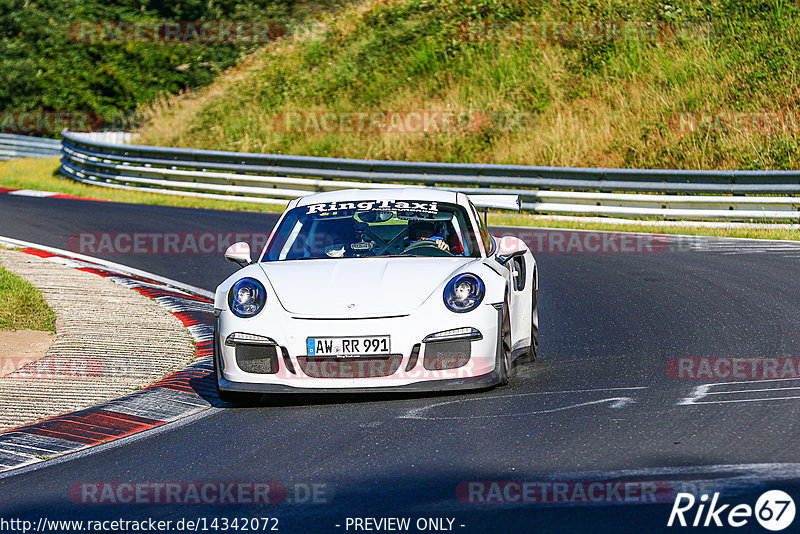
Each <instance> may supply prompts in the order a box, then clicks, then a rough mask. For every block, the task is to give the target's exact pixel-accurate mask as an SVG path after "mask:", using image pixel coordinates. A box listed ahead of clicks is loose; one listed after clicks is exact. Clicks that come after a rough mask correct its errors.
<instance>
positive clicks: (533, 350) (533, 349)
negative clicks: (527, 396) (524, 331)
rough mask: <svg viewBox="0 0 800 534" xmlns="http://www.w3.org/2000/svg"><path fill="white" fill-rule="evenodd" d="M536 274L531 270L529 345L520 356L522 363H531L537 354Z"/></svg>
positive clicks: (537, 298)
mask: <svg viewBox="0 0 800 534" xmlns="http://www.w3.org/2000/svg"><path fill="white" fill-rule="evenodd" d="M537 278H538V274H537V273H536V271H535V270H534V271H533V282H534V284H533V297H532V299H531V300H532V301H533V303H532V304H531V307H532V309H533V311H532V312H531V345H530V346H529V347H528V351H527V352H526V353H525V355H524V356H522V357H521V358H520V361H521V362H522V363H533V362H535V361H536V357H537V356H538V355H539V289H538V287H539V284H538V283H537V282H538V280H537Z"/></svg>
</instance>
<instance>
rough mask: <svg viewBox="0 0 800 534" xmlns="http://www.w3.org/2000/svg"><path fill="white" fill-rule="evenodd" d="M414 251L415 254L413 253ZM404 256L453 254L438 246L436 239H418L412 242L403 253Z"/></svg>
mask: <svg viewBox="0 0 800 534" xmlns="http://www.w3.org/2000/svg"><path fill="white" fill-rule="evenodd" d="M411 252H413V253H414V254H411ZM402 255H403V256H412V255H420V256H452V255H453V254H452V253H450V252H448V251H446V250H442V249H440V248H439V247H438V246H436V242H435V241H428V240H422V241H416V242H414V243H411V244H410V245H409V246H408V247H407V248H406V249H405V250H404V251H403V253H402Z"/></svg>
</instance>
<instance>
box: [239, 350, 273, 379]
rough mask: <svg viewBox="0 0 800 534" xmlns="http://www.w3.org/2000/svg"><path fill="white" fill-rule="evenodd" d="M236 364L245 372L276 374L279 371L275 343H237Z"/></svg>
mask: <svg viewBox="0 0 800 534" xmlns="http://www.w3.org/2000/svg"><path fill="white" fill-rule="evenodd" d="M236 365H237V366H239V369H241V370H242V371H244V372H245V373H255V374H259V375H274V374H275V373H277V372H278V351H277V347H276V346H275V345H236Z"/></svg>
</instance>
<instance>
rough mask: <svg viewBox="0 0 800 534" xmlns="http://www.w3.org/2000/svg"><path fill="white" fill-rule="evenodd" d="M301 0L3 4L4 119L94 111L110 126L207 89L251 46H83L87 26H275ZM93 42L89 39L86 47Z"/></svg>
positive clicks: (0, 106)
mask: <svg viewBox="0 0 800 534" xmlns="http://www.w3.org/2000/svg"><path fill="white" fill-rule="evenodd" d="M294 4H295V0H205V1H202V0H182V1H178V2H162V1H160V0H144V1H132V0H116V1H98V0H0V75H1V76H2V83H0V113H6V114H9V113H20V112H26V111H37V112H38V111H46V112H49V111H53V112H56V111H63V112H91V113H94V114H97V115H99V116H100V117H102V120H103V122H104V123H105V124H106V125H107V126H109V125H112V126H113V125H117V126H124V122H123V118H124V117H126V116H130V113H131V112H132V111H133V110H134V109H135V108H136V106H137V105H139V104H141V103H144V102H147V101H150V100H152V99H154V98H156V97H158V96H159V95H161V94H164V93H176V92H179V91H181V90H183V89H187V88H192V87H198V86H202V85H205V84H207V83H209V82H211V80H212V79H213V77H214V76H215V74H217V73H218V72H220V71H221V70H224V69H225V68H227V67H230V66H232V65H235V64H236V63H237V62H238V61H239V60H240V58H241V56H242V55H243V54H246V53H248V52H250V51H252V50H253V49H254V48H255V47H257V46H259V45H258V44H253V43H241V42H239V43H227V44H208V43H164V42H156V43H152V42H130V41H128V42H116V43H108V42H106V43H103V42H80V39H79V38H77V37H76V36H77V31H76V28H78V27H79V26H78V25H79V24H80V23H82V22H87V21H202V20H209V21H220V20H222V21H260V22H267V21H277V22H281V23H285V22H287V21H288V20H289V17H290V16H291V13H292V9H293V7H294ZM87 40H88V39H84V41H87Z"/></svg>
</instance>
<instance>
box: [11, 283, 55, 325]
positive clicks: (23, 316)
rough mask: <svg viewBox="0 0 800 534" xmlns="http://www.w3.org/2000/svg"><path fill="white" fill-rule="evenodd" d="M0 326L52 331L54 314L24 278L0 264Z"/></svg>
mask: <svg viewBox="0 0 800 534" xmlns="http://www.w3.org/2000/svg"><path fill="white" fill-rule="evenodd" d="M0 330H42V331H45V332H55V331H56V314H55V313H54V312H53V310H52V309H50V306H48V305H47V302H45V300H44V297H43V296H42V293H41V292H40V291H39V290H38V289H36V288H35V287H33V285H31V283H30V282H28V281H27V280H25V279H23V278H21V277H19V276H17V275H16V274H13V273H11V272H9V271H7V270H5V269H3V268H2V267H0Z"/></svg>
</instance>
